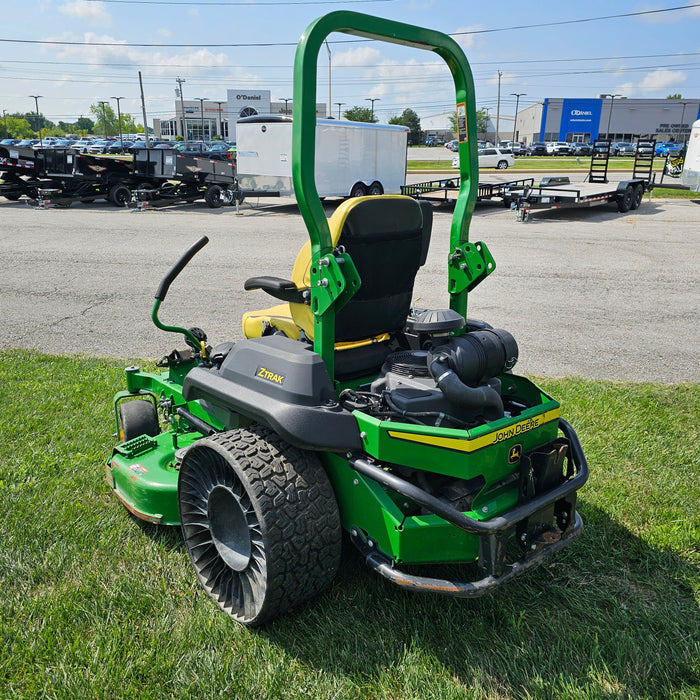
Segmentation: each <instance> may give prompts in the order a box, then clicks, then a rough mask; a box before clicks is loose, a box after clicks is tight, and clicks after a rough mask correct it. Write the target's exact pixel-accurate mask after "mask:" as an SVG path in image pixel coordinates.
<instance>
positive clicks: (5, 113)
mask: <svg viewBox="0 0 700 700" xmlns="http://www.w3.org/2000/svg"><path fill="white" fill-rule="evenodd" d="M2 118H3V119H4V120H5V138H7V137H8V136H9V134H8V133H7V110H6V109H3V110H2Z"/></svg>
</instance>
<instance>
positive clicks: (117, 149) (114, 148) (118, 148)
mask: <svg viewBox="0 0 700 700" xmlns="http://www.w3.org/2000/svg"><path fill="white" fill-rule="evenodd" d="M131 144H132V141H124V147H123V148H122V142H121V141H115V142H114V143H113V144H110V146H109V148H108V149H107V153H126V152H127V151H128V150H129V148H130V147H131Z"/></svg>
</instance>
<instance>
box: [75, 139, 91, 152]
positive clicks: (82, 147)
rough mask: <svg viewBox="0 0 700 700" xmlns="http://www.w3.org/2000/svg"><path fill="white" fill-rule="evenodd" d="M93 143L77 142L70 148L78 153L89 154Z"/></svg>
mask: <svg viewBox="0 0 700 700" xmlns="http://www.w3.org/2000/svg"><path fill="white" fill-rule="evenodd" d="M91 144H92V141H76V142H75V143H74V144H73V145H72V146H71V147H70V148H71V150H72V151H76V152H77V153H87V152H88V148H90V145H91Z"/></svg>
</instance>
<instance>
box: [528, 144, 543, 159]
mask: <svg viewBox="0 0 700 700" xmlns="http://www.w3.org/2000/svg"><path fill="white" fill-rule="evenodd" d="M527 154H528V155H530V156H546V155H547V144H546V143H544V142H543V141H535V142H533V143H531V144H530V145H529V146H528V147H527Z"/></svg>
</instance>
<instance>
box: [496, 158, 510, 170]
mask: <svg viewBox="0 0 700 700" xmlns="http://www.w3.org/2000/svg"><path fill="white" fill-rule="evenodd" d="M507 169H508V161H507V160H499V161H498V164H497V165H496V170H507Z"/></svg>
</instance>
